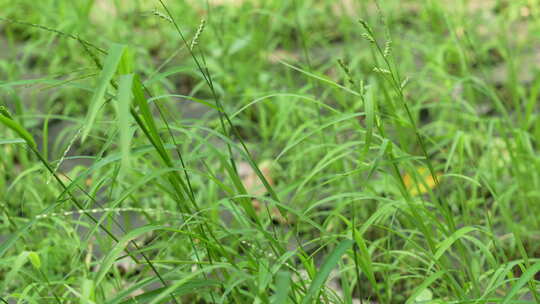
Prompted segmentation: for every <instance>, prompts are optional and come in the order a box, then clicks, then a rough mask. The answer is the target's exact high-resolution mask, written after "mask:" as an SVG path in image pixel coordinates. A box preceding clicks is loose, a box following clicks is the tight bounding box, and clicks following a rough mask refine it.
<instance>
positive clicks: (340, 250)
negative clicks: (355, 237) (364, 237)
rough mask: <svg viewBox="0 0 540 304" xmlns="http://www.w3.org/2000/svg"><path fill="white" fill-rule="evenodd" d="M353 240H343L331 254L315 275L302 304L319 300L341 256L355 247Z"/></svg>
mask: <svg viewBox="0 0 540 304" xmlns="http://www.w3.org/2000/svg"><path fill="white" fill-rule="evenodd" d="M353 243H354V242H353V241H352V240H343V241H341V243H339V245H338V246H337V247H336V248H335V249H334V251H332V253H330V255H329V256H328V257H326V259H325V260H324V263H323V265H322V267H321V269H320V270H319V272H318V273H317V275H315V278H314V279H313V281H312V282H311V285H310V286H309V288H308V291H307V293H306V295H305V297H304V299H303V300H302V304H308V303H312V301H313V300H314V299H316V298H317V296H318V295H319V293H320V291H321V289H322V287H323V284H324V282H325V281H326V279H327V278H328V275H330V272H331V271H332V269H333V268H334V267H335V266H336V264H337V262H338V261H339V259H340V258H341V256H342V255H343V254H344V253H345V251H347V250H348V249H349V248H351V246H352V245H353Z"/></svg>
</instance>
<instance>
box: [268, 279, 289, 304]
mask: <svg viewBox="0 0 540 304" xmlns="http://www.w3.org/2000/svg"><path fill="white" fill-rule="evenodd" d="M290 289H291V273H290V272H288V271H280V272H278V273H277V275H276V294H275V296H274V299H273V301H272V304H285V303H287V297H288V296H289V291H290Z"/></svg>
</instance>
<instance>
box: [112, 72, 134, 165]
mask: <svg viewBox="0 0 540 304" xmlns="http://www.w3.org/2000/svg"><path fill="white" fill-rule="evenodd" d="M132 84H133V74H128V75H122V76H120V80H119V85H118V104H117V107H116V109H117V115H118V129H119V130H120V151H121V154H122V168H123V169H126V168H127V167H129V151H130V145H131V133H130V131H129V124H130V117H131V116H130V114H129V109H130V106H131V99H132V95H131V87H132Z"/></svg>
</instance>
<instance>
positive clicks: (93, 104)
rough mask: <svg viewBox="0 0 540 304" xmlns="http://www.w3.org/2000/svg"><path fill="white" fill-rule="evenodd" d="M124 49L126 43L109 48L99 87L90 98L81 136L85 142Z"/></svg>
mask: <svg viewBox="0 0 540 304" xmlns="http://www.w3.org/2000/svg"><path fill="white" fill-rule="evenodd" d="M124 50H125V46H124V45H121V44H116V43H115V44H113V45H112V47H111V49H110V50H109V54H108V55H107V57H106V58H105V63H104V64H103V70H101V73H100V74H99V78H98V83H97V87H96V89H95V91H94V94H93V95H92V99H91V100H90V108H89V109H88V114H87V116H86V121H85V125H84V129H83V131H82V136H81V141H83V142H84V141H85V139H86V137H88V134H89V133H90V130H91V129H92V127H93V125H94V121H95V120H96V118H97V115H98V112H99V110H100V109H101V106H103V103H104V102H105V99H104V96H105V92H106V91H107V87H108V86H109V83H110V81H111V79H112V78H113V76H114V74H115V72H116V69H117V68H118V64H119V63H120V59H121V58H122V54H123V53H124Z"/></svg>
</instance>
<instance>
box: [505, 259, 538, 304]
mask: <svg viewBox="0 0 540 304" xmlns="http://www.w3.org/2000/svg"><path fill="white" fill-rule="evenodd" d="M539 271H540V262H537V263H536V264H534V265H532V266H531V267H529V268H528V269H527V271H525V272H524V273H523V274H522V275H521V277H520V278H519V280H518V281H517V282H516V284H514V286H512V289H510V292H508V294H506V297H504V299H503V301H502V303H501V304H507V303H510V301H511V300H512V298H514V297H515V296H516V294H517V293H518V291H519V290H520V289H521V288H522V287H523V286H525V284H527V282H529V281H530V280H531V279H534V276H535V275H536V273H538V272H539Z"/></svg>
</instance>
